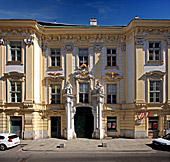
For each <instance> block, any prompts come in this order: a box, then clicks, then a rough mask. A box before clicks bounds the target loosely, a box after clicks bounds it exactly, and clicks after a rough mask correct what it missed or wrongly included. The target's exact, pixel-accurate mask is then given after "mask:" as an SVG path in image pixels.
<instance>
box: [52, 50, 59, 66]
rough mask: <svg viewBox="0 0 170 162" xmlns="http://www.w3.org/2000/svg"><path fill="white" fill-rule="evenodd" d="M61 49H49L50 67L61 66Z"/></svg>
mask: <svg viewBox="0 0 170 162" xmlns="http://www.w3.org/2000/svg"><path fill="white" fill-rule="evenodd" d="M60 57H61V49H60V48H51V66H61V60H60Z"/></svg>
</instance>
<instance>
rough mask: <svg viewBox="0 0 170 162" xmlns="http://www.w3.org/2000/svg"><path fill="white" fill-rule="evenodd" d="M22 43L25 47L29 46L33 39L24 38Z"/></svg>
mask: <svg viewBox="0 0 170 162" xmlns="http://www.w3.org/2000/svg"><path fill="white" fill-rule="evenodd" d="M24 42H25V44H26V45H29V46H30V45H33V44H34V40H33V38H26V39H24Z"/></svg>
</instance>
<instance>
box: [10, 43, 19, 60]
mask: <svg viewBox="0 0 170 162" xmlns="http://www.w3.org/2000/svg"><path fill="white" fill-rule="evenodd" d="M21 49H22V48H21V42H10V52H11V55H10V61H20V62H21V53H22V52H21Z"/></svg>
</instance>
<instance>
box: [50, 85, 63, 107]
mask: <svg viewBox="0 0 170 162" xmlns="http://www.w3.org/2000/svg"><path fill="white" fill-rule="evenodd" d="M60 95H61V85H60V84H52V85H51V104H60V102H61V101H60V98H61V96H60Z"/></svg>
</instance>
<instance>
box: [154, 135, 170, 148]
mask: <svg viewBox="0 0 170 162" xmlns="http://www.w3.org/2000/svg"><path fill="white" fill-rule="evenodd" d="M152 144H153V145H154V146H156V147H159V148H166V149H169V150H170V133H168V134H166V135H165V136H163V137H162V138H157V139H154V140H153V141H152Z"/></svg>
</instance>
